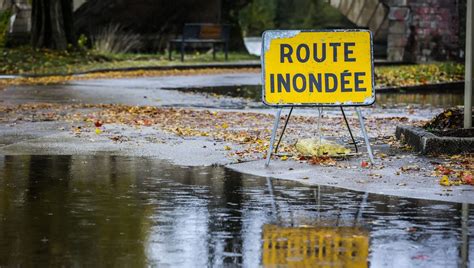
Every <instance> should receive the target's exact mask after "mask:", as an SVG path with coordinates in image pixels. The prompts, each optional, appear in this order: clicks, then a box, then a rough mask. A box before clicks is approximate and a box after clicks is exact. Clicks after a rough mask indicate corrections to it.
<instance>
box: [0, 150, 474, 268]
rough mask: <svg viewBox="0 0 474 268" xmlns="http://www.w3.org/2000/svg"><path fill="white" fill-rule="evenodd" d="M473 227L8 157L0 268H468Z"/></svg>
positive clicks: (160, 165)
mask: <svg viewBox="0 0 474 268" xmlns="http://www.w3.org/2000/svg"><path fill="white" fill-rule="evenodd" d="M472 215H473V211H472V209H470V210H469V208H468V207H467V206H466V205H464V206H463V205H462V204H456V203H444V202H436V201H427V200H416V199H405V198H396V197H388V196H381V195H373V194H370V195H367V194H365V193H362V192H353V191H349V190H341V189H336V188H332V187H318V186H305V185H301V184H298V183H293V182H288V181H280V180H273V181H271V180H269V179H266V178H262V177H255V176H250V175H243V174H240V173H237V172H234V171H232V170H230V169H227V168H224V167H182V166H173V165H170V164H168V163H167V162H163V161H160V160H154V159H149V158H132V157H114V156H104V155H103V156H0V266H125V267H130V266H133V267H143V266H149V265H152V266H153V265H155V266H160V267H161V266H164V267H167V266H173V267H222V266H234V265H237V266H244V267H258V266H260V265H263V266H274V265H278V264H279V265H290V266H303V265H312V266H314V265H315V263H316V264H332V265H336V266H341V265H346V266H348V267H351V265H352V266H357V267H458V266H461V267H462V266H464V267H469V264H468V261H469V260H470V259H471V260H472V256H473V255H474V254H469V253H472V251H473V250H472V249H474V247H473V245H472V242H471V234H472V231H473V229H474V228H473V227H472V226H473V221H474V217H473V216H472ZM471 263H472V261H471Z"/></svg>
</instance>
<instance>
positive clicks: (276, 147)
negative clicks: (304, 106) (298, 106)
mask: <svg viewBox="0 0 474 268" xmlns="http://www.w3.org/2000/svg"><path fill="white" fill-rule="evenodd" d="M292 112H293V106H291V109H290V112H289V113H288V116H287V117H286V121H285V125H284V126H283V130H282V131H281V134H280V138H279V139H278V142H277V145H276V146H275V153H277V151H278V147H280V143H281V140H282V139H283V134H285V130H286V126H287V125H288V121H290V117H291V113H292Z"/></svg>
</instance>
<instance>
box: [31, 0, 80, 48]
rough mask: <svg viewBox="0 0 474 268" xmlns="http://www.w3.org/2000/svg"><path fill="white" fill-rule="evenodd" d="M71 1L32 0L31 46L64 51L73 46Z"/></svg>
mask: <svg viewBox="0 0 474 268" xmlns="http://www.w3.org/2000/svg"><path fill="white" fill-rule="evenodd" d="M73 27H74V24H73V6H72V0H33V10H32V30H31V44H32V46H33V47H35V48H49V49H58V50H64V49H67V47H68V44H75V37H74V28H73Z"/></svg>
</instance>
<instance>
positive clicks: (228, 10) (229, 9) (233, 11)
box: [221, 0, 250, 51]
mask: <svg viewBox="0 0 474 268" xmlns="http://www.w3.org/2000/svg"><path fill="white" fill-rule="evenodd" d="M221 1H222V2H221V3H222V13H223V14H222V22H223V23H227V24H230V25H231V31H230V41H229V49H230V50H233V51H244V50H245V45H244V38H243V35H242V28H241V27H240V24H239V12H240V10H242V9H243V8H244V7H245V6H246V5H248V4H249V3H250V0H221Z"/></svg>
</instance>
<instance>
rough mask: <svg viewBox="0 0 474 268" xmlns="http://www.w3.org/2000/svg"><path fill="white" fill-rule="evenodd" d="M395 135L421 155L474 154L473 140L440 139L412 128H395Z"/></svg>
mask: <svg viewBox="0 0 474 268" xmlns="http://www.w3.org/2000/svg"><path fill="white" fill-rule="evenodd" d="M395 135H396V137H397V139H399V140H401V141H403V142H405V143H407V144H408V145H410V146H412V147H414V148H415V150H417V151H419V152H420V153H422V154H462V153H474V138H469V137H463V138H460V137H441V136H437V135H435V134H433V133H431V132H428V131H426V130H424V129H422V128H419V127H412V126H397V129H396V131H395Z"/></svg>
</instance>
